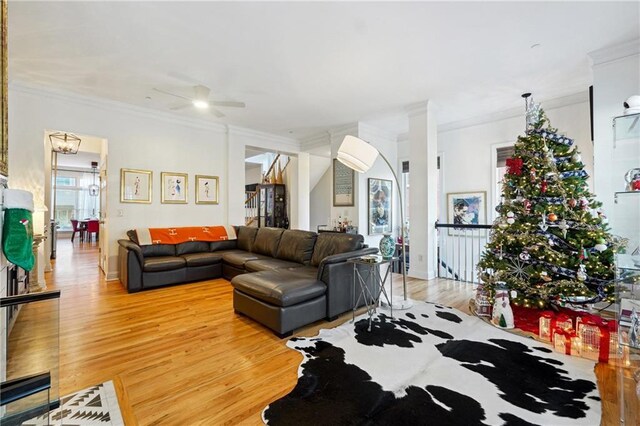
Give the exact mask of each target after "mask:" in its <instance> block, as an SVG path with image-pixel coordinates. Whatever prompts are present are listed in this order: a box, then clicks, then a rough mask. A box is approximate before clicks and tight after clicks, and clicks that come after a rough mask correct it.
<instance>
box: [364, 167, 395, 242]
mask: <svg viewBox="0 0 640 426" xmlns="http://www.w3.org/2000/svg"><path fill="white" fill-rule="evenodd" d="M392 183H393V182H391V181H390V180H386V179H375V178H369V206H368V207H369V208H368V210H369V235H380V234H390V233H391V232H392V223H393V221H392V218H391V200H393V186H392Z"/></svg>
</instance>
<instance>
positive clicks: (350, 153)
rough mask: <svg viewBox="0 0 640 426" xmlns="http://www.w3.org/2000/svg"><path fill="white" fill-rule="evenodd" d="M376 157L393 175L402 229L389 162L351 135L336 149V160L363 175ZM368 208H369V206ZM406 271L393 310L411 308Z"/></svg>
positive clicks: (370, 146)
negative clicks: (400, 294)
mask: <svg viewBox="0 0 640 426" xmlns="http://www.w3.org/2000/svg"><path fill="white" fill-rule="evenodd" d="M378 156H380V158H382V159H383V160H384V162H385V163H386V164H387V166H388V167H389V170H391V173H392V174H393V178H394V179H395V181H396V187H397V189H398V201H399V203H398V208H399V211H400V223H401V225H402V227H403V228H404V209H403V204H402V203H403V202H402V190H401V188H400V181H399V180H398V176H397V175H396V172H395V169H394V167H393V166H392V165H391V163H389V160H387V158H386V157H385V156H384V155H382V153H381V152H380V151H378V150H377V149H376V148H375V147H374V146H373V145H371V144H369V143H367V142H365V141H364V140H362V139H360V138H357V137H355V136H351V135H347V136H345V137H344V139H343V140H342V144H341V145H340V148H339V149H338V157H337V159H338V161H340V162H341V163H342V164H344V165H345V166H347V167H349V168H351V169H353V170H355V171H356V172H358V173H365V172H366V171H367V170H369V169H370V168H371V166H373V163H375V161H376V158H378ZM370 181H371V180H370ZM369 189H371V188H369ZM369 194H370V195H371V191H369ZM389 195H391V194H389ZM369 207H371V206H370V205H369ZM370 211H371V208H369V212H370ZM369 226H370V225H369ZM387 232H391V221H389V229H388V231H387ZM400 235H402V236H403V237H404V236H405V235H406V233H405V230H404V229H402V232H400ZM402 253H403V254H404V253H406V250H405V238H402ZM403 257H404V256H403ZM403 261H404V259H403ZM403 263H404V262H403ZM406 270H407V268H406V267H404V266H403V267H402V289H403V294H404V296H403V299H402V301H396V300H392V305H393V309H409V308H410V307H411V306H413V302H412V301H411V300H410V299H409V298H408V296H407V272H406Z"/></svg>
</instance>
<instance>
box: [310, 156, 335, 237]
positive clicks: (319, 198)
mask: <svg viewBox="0 0 640 426" xmlns="http://www.w3.org/2000/svg"><path fill="white" fill-rule="evenodd" d="M332 182H333V166H331V167H329V168H328V169H327V171H326V172H324V174H323V175H322V177H321V178H320V180H319V181H318V183H317V184H316V186H315V187H314V188H313V189H312V190H311V196H310V199H309V204H310V210H311V213H310V218H309V228H310V230H311V231H316V230H317V229H318V225H329V226H331V206H332V205H333V183H332Z"/></svg>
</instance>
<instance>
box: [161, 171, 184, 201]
mask: <svg viewBox="0 0 640 426" xmlns="http://www.w3.org/2000/svg"><path fill="white" fill-rule="evenodd" d="M187 178H188V176H187V174H186V173H173V172H162V173H160V182H161V187H162V188H161V190H160V191H161V197H160V202H161V203H163V204H187V190H188V188H187Z"/></svg>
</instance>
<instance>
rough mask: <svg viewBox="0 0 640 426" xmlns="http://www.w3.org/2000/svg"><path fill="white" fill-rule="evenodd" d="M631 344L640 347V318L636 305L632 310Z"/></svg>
mask: <svg viewBox="0 0 640 426" xmlns="http://www.w3.org/2000/svg"><path fill="white" fill-rule="evenodd" d="M629 346H633V347H634V348H640V319H639V318H638V311H637V310H636V308H635V307H634V308H633V310H632V311H631V327H629Z"/></svg>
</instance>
